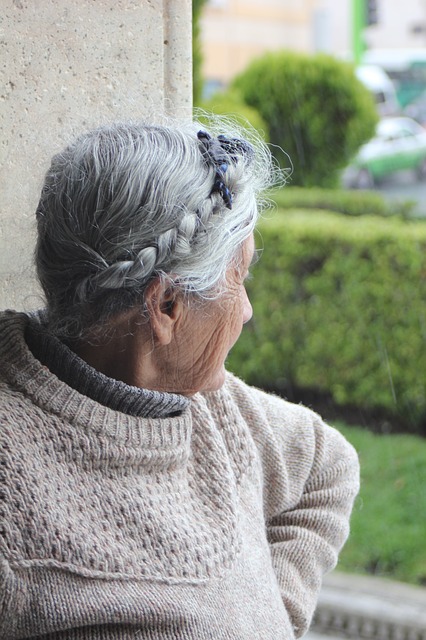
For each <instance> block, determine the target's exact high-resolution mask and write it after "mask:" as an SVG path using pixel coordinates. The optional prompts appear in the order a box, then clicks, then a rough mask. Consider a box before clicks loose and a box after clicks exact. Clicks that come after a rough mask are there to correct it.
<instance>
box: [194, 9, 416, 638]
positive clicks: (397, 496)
mask: <svg viewBox="0 0 426 640" xmlns="http://www.w3.org/2000/svg"><path fill="white" fill-rule="evenodd" d="M193 14H194V25H193V28H194V104H195V106H196V107H201V108H203V109H206V110H210V111H213V112H216V113H219V114H221V113H223V114H228V113H231V114H234V115H235V116H236V117H237V118H239V119H240V121H241V122H242V123H243V124H244V122H247V121H248V122H249V123H250V124H251V125H252V126H253V127H254V128H255V129H256V130H257V132H258V133H259V134H260V135H262V136H263V137H264V138H265V139H266V140H267V141H269V142H270V143H271V149H272V151H273V153H274V155H275V157H276V160H277V162H278V163H279V164H280V166H281V168H283V169H284V171H285V173H286V176H287V179H286V185H285V186H284V187H283V188H278V189H276V190H275V191H274V192H273V193H271V194H270V195H271V201H272V202H273V206H272V207H271V208H270V209H269V210H267V211H266V212H265V213H264V215H263V219H262V221H261V224H260V227H259V234H258V238H257V244H258V246H259V247H260V248H263V247H264V249H265V250H264V252H263V255H262V259H261V260H260V261H259V263H258V264H257V265H256V267H255V274H254V275H255V277H254V278H253V280H252V281H251V282H250V283H249V287H250V290H249V293H250V295H251V299H252V303H253V307H254V318H253V320H252V322H251V323H249V325H248V326H247V327H246V328H245V330H244V332H243V335H242V337H241V339H240V340H239V342H238V343H237V345H236V346H235V347H234V349H233V351H232V353H231V355H230V359H229V363H228V364H229V367H230V368H231V369H232V370H234V371H235V372H236V373H237V374H238V375H240V376H242V377H243V378H245V379H246V380H247V381H248V382H250V383H252V384H255V385H257V386H260V387H263V388H265V389H268V390H272V391H274V392H276V393H278V394H281V395H282V396H284V397H287V398H289V399H290V400H293V401H296V402H304V403H305V404H308V405H310V406H312V407H313V408H314V409H316V410H318V411H319V412H321V413H322V414H323V415H324V416H325V417H326V418H327V419H328V420H329V421H330V422H331V423H332V424H334V425H335V426H337V427H338V428H339V429H340V430H341V431H342V432H343V433H344V434H345V435H346V437H347V438H348V439H349V440H350V441H351V442H352V443H353V444H354V446H355V447H356V448H357V450H358V452H359V455H360V459H361V469H362V489H361V494H360V497H359V499H358V501H357V503H356V506H355V511H354V515H353V520H352V533H351V537H350V539H349V542H348V544H347V545H346V547H345V549H344V551H343V554H342V556H341V561H340V564H339V568H340V570H341V571H344V572H345V571H347V572H350V573H352V574H354V573H356V574H358V575H359V576H371V577H373V579H377V578H380V579H382V578H388V579H391V580H392V581H396V582H395V584H399V585H400V584H401V583H410V584H411V585H417V589H419V590H420V592H421V593H422V596H421V597H422V598H423V600H422V602H423V605H422V606H423V611H424V610H425V606H424V604H425V602H426V601H425V599H424V598H425V595H426V591H425V586H426V545H425V540H426V220H425V217H426V0H405V1H404V3H401V2H400V0H339V1H338V2H336V0H205V1H202V0H194V2H193ZM370 579H372V578H370ZM398 589H399V592H400V593H402V590H401V588H399V587H398ZM398 589H397V590H396V591H395V593H397V592H398ZM404 593H406V592H404ZM407 597H408V596H407ZM419 602H420V600H419ZM392 606H393V608H394V610H395V611H396V609H397V604H396V600H395V602H394V603H393V605H392ZM373 608H374V607H373ZM373 608H372V610H373ZM395 615H396V614H395ZM410 616H411V620H412V621H413V624H414V621H415V620H416V619H417V621H418V620H419V619H420V618H419V616H418V615H414V614H410ZM379 617H380V616H379ZM376 622H377V621H376ZM405 624H406V625H408V624H409V623H408V622H407V621H406V622H405ZM418 624H423V623H420V622H419V623H418ZM377 625H378V626H377ZM377 625H376V626H377V629H379V627H380V625H379V622H377ZM373 626H374V625H373ZM374 628H376V627H374ZM401 629H402V627H401V628H400V632H401V633H402V631H401ZM404 629H405V631H404V633H405V632H407V633H408V631H407V629H408V626H406V627H404ZM423 631H424V628H423V629H422V632H423ZM395 633H396V632H395ZM413 633H414V631H413ZM416 633H417V631H416ZM419 633H420V631H419ZM362 637H364V636H362ZM365 637H367V636H365ZM368 637H375V636H374V634H372V635H370V636H368ZM383 637H384V636H383ZM386 637H387V636H386ZM389 637H390V636H389ZM395 637H396V636H395ZM398 637H399V636H398ZM401 637H409V636H408V635H407V636H405V635H404V636H401ZM410 637H411V636H410ZM413 637H414V636H413ZM415 637H419V638H420V637H422V638H423V637H424V636H423V635H418V636H417V635H416V636H415Z"/></svg>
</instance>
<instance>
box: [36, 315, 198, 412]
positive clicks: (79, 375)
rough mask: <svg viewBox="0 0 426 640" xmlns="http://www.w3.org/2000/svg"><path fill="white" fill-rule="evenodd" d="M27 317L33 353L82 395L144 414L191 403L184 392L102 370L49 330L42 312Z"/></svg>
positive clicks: (109, 405) (123, 409)
mask: <svg viewBox="0 0 426 640" xmlns="http://www.w3.org/2000/svg"><path fill="white" fill-rule="evenodd" d="M28 317H29V322H28V324H27V327H26V330H25V340H26V343H27V345H28V347H29V349H30V351H31V352H32V354H33V355H34V357H35V358H37V360H39V361H40V362H41V363H42V364H43V365H44V366H46V367H48V369H49V370H50V371H51V373H53V374H54V375H55V376H56V377H57V378H59V380H61V381H62V382H64V383H65V384H66V385H68V386H69V387H71V388H72V389H74V390H76V391H78V392H79V393H81V394H82V395H84V396H87V397H88V398H91V399H92V400H95V401H96V402H99V403H100V404H102V405H104V406H106V407H108V408H109V409H114V410H116V411H120V412H122V413H125V414H128V415H131V416H136V417H142V418H165V417H170V416H174V415H179V414H180V413H181V412H182V411H183V410H184V409H185V408H186V407H188V405H189V399H188V398H186V397H185V396H181V395H178V394H173V393H164V392H160V391H154V390H150V389H140V388H138V387H133V386H130V385H127V384H125V383H124V382H121V381H119V380H114V379H113V378H109V377H108V376H106V375H104V374H102V373H100V372H99V371H97V370H96V369H94V368H93V367H91V366H90V365H88V364H87V362H85V361H84V360H82V359H81V358H80V357H79V356H77V355H76V354H75V353H74V352H73V351H72V350H71V349H70V348H69V347H68V346H67V345H65V344H64V343H63V342H61V341H60V340H59V339H58V338H56V337H55V336H53V335H51V334H50V333H49V332H48V331H47V329H46V326H45V323H44V314H43V313H42V312H39V313H34V314H30V315H29V316H28Z"/></svg>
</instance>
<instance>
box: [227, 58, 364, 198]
mask: <svg viewBox="0 0 426 640" xmlns="http://www.w3.org/2000/svg"><path fill="white" fill-rule="evenodd" d="M234 86H235V87H236V88H237V89H238V90H239V91H241V94H242V96H243V98H244V100H245V102H246V103H247V104H249V105H250V106H252V107H255V108H256V109H257V110H258V111H259V113H260V115H261V116H262V117H263V118H264V120H265V122H266V123H267V125H268V128H269V138H270V141H271V142H272V143H273V144H274V145H279V147H282V149H284V151H285V152H286V153H288V154H289V155H290V158H291V160H292V162H293V165H294V172H293V175H292V179H291V183H292V184H293V185H299V186H324V187H328V186H335V185H337V183H338V180H339V172H340V171H341V169H343V168H344V167H345V166H346V165H347V164H348V163H349V161H350V160H351V159H352V157H353V156H354V154H355V153H356V152H357V150H358V149H359V147H360V146H361V145H362V144H363V143H364V142H366V141H367V140H369V139H370V138H371V137H372V136H373V134H374V129H375V125H376V122H377V113H376V108H375V105H374V100H373V98H372V96H371V94H370V92H369V91H368V90H367V89H366V88H365V87H364V85H363V84H362V83H361V82H360V81H359V80H358V79H357V78H356V76H355V74H354V70H353V67H352V66H351V65H349V64H347V63H344V62H341V61H338V60H336V59H334V58H332V57H330V56H326V55H324V54H320V55H316V56H307V55H302V54H298V53H291V52H285V51H284V52H278V53H268V54H266V55H264V56H262V57H261V58H259V59H258V60H255V61H254V62H253V63H252V64H250V66H249V67H248V68H247V70H246V71H244V72H243V73H242V74H241V75H240V76H238V77H237V78H236V79H235V81H234ZM273 152H274V153H275V155H276V157H277V159H278V160H279V162H280V164H281V165H282V166H283V167H288V158H287V156H286V155H285V154H283V153H282V151H280V150H278V149H273Z"/></svg>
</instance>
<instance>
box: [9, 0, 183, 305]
mask: <svg viewBox="0 0 426 640" xmlns="http://www.w3.org/2000/svg"><path fill="white" fill-rule="evenodd" d="M0 21H1V22H0V57H1V65H0V308H5V307H14V308H19V309H31V308H34V307H37V306H39V305H40V303H41V298H40V295H39V293H38V291H37V287H36V285H35V280H34V276H33V268H32V253H33V246H34V227H35V216H34V211H35V207H36V205H37V201H38V195H39V191H40V186H41V183H42V179H43V174H44V171H45V169H46V167H47V166H48V164H49V161H50V158H51V156H52V154H53V153H54V152H55V151H57V150H60V149H61V148H62V147H63V146H64V144H65V143H66V142H67V141H68V140H69V139H70V138H71V137H73V136H74V135H75V133H78V132H80V131H82V130H84V129H87V128H89V127H92V126H95V125H97V124H100V123H102V122H105V121H108V120H113V119H125V118H138V117H139V118H143V117H151V119H155V116H156V115H158V114H161V113H168V114H170V115H176V116H178V117H190V115H191V102H192V64H191V0H96V1H95V0H37V1H36V2H35V1H34V0H0Z"/></svg>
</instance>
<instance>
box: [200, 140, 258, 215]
mask: <svg viewBox="0 0 426 640" xmlns="http://www.w3.org/2000/svg"><path fill="white" fill-rule="evenodd" d="M197 137H198V140H199V141H200V142H201V144H202V145H203V149H202V153H203V157H204V159H205V160H206V162H207V163H209V164H213V165H214V166H215V167H216V175H215V179H214V183H213V188H212V190H211V193H219V194H220V195H221V197H222V198H223V201H224V203H225V206H226V207H227V208H228V209H232V193H231V191H230V190H229V189H228V187H227V186H226V184H225V182H224V180H225V173H226V171H227V170H228V167H229V161H231V162H233V163H234V164H236V163H237V162H238V156H241V155H245V156H247V157H248V158H249V159H251V158H252V156H253V148H252V146H251V145H250V144H249V143H248V142H245V141H244V140H240V139H238V138H227V137H226V136H223V135H220V136H217V138H212V137H211V135H210V134H208V133H207V131H199V132H198V134H197Z"/></svg>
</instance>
